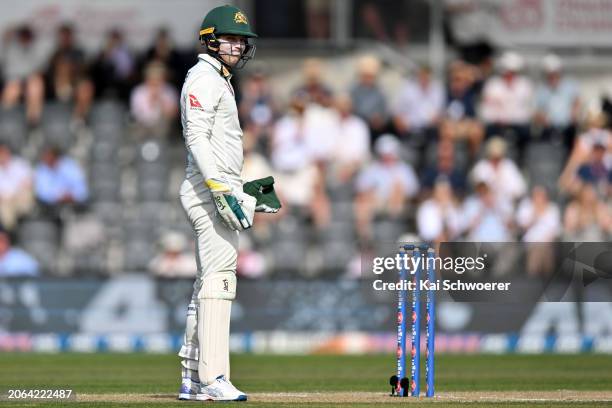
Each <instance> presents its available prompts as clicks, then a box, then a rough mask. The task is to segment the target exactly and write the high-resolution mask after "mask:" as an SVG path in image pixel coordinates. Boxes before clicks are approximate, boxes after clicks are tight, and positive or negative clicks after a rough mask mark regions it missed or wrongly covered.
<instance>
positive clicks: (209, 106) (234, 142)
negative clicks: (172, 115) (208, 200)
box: [181, 54, 243, 190]
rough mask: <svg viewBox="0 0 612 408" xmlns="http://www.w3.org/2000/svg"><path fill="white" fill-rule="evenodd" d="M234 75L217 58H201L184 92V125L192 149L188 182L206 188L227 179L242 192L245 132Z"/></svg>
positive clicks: (188, 167)
mask: <svg viewBox="0 0 612 408" xmlns="http://www.w3.org/2000/svg"><path fill="white" fill-rule="evenodd" d="M230 78H231V75H230V73H229V72H228V71H227V70H226V69H225V68H224V67H223V66H222V65H221V63H220V62H219V61H218V60H216V59H215V58H213V57H211V56H209V55H207V54H200V55H199V56H198V63H197V64H196V65H194V66H193V67H192V68H191V69H190V70H189V72H188V73H187V77H186V78H185V83H184V85H183V90H182V91H181V122H182V124H183V136H184V137H185V143H186V145H187V149H188V156H187V169H186V178H187V179H192V178H196V179H197V180H194V182H198V183H200V184H204V179H207V178H223V179H226V180H227V181H228V182H230V184H232V187H234V188H236V187H240V190H242V180H241V179H240V175H241V173H242V163H243V152H242V129H240V123H239V121H238V108H237V106H236V99H235V97H234V89H233V87H232V85H231V83H230V82H229V80H230Z"/></svg>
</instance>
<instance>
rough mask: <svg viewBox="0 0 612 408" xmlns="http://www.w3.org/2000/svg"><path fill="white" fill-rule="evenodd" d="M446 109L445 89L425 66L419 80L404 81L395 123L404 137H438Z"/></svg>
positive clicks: (394, 113)
mask: <svg viewBox="0 0 612 408" xmlns="http://www.w3.org/2000/svg"><path fill="white" fill-rule="evenodd" d="M443 106H444V88H443V87H442V84H440V83H439V82H438V81H436V80H434V79H432V78H431V69H430V68H429V67H428V66H425V65H422V66H420V67H419V69H418V72H417V75H416V78H415V79H409V80H407V81H405V83H404V84H403V86H402V88H401V89H400V90H399V95H398V98H397V101H396V104H395V107H394V112H393V115H394V116H393V122H394V123H395V128H396V129H397V131H398V133H399V134H400V135H402V137H410V135H411V134H415V133H425V135H426V136H427V138H431V137H435V136H437V125H438V121H439V119H440V116H441V114H442V109H443Z"/></svg>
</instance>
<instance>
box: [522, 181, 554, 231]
mask: <svg viewBox="0 0 612 408" xmlns="http://www.w3.org/2000/svg"><path fill="white" fill-rule="evenodd" d="M516 223H517V225H518V227H519V228H520V230H521V234H522V241H523V242H553V241H555V240H557V239H558V238H559V236H560V235H561V213H560V212H559V207H558V206H557V204H555V203H554V202H551V201H550V198H549V197H548V191H546V188H544V187H542V186H535V187H534V188H533V189H532V190H531V196H530V197H526V198H524V199H523V200H522V201H521V202H520V204H519V206H518V210H517V212H516Z"/></svg>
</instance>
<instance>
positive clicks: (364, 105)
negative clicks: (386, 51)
mask: <svg viewBox="0 0 612 408" xmlns="http://www.w3.org/2000/svg"><path fill="white" fill-rule="evenodd" d="M357 69H358V76H359V77H358V81H357V83H356V84H355V85H353V87H352V88H351V99H352V101H353V109H354V111H355V114H356V115H357V116H359V117H361V118H362V119H364V120H365V121H366V122H367V123H368V127H369V128H370V131H371V132H372V134H373V135H380V134H382V133H384V132H385V130H386V129H387V127H388V120H389V113H388V111H387V99H386V97H385V95H384V94H383V92H382V90H381V89H380V87H379V86H378V84H377V79H378V74H379V72H380V61H379V60H378V58H376V57H374V56H371V55H366V56H364V57H361V59H360V60H359V63H358V67H357Z"/></svg>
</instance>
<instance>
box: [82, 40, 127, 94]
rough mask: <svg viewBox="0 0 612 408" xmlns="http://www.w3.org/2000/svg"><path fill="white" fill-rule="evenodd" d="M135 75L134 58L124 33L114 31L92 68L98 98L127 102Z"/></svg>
mask: <svg viewBox="0 0 612 408" xmlns="http://www.w3.org/2000/svg"><path fill="white" fill-rule="evenodd" d="M134 74H135V70H134V57H133V55H132V53H131V51H130V50H129V48H128V47H127V44H126V43H125V40H124V38H123V33H122V32H121V31H119V30H118V29H113V30H111V31H110V32H109V33H108V35H107V37H106V43H105V44H104V48H103V49H102V52H101V53H100V55H98V57H97V59H96V61H95V62H94V64H93V67H92V77H93V78H94V81H95V89H96V96H97V97H119V98H121V99H124V100H127V98H128V96H129V91H130V87H131V85H132V82H133V79H134Z"/></svg>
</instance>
